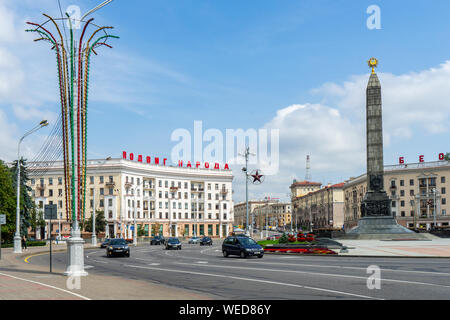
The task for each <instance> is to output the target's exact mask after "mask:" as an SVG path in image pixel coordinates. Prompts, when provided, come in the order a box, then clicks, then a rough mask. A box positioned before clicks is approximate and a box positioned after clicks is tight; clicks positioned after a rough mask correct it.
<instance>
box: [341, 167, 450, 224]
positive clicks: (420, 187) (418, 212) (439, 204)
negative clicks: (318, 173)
mask: <svg viewBox="0 0 450 320" xmlns="http://www.w3.org/2000/svg"><path fill="white" fill-rule="evenodd" d="M449 181H450V161H446V160H444V161H436V162H422V163H412V164H400V165H393V166H385V167H384V187H385V189H386V190H385V191H386V192H387V193H388V195H389V196H390V198H391V200H392V202H391V209H392V214H393V215H394V216H395V217H396V219H397V222H398V223H399V224H401V225H402V226H404V227H409V228H419V227H420V228H424V229H430V228H431V227H433V226H434V213H435V212H436V225H437V226H448V225H449V224H450V215H449V210H450V207H449V204H448V203H447V197H446V195H447V189H448V188H449ZM366 189H367V176H366V174H364V175H361V176H359V177H356V178H351V179H349V180H347V181H345V185H344V195H345V228H346V230H348V229H350V228H352V227H354V226H356V225H357V224H358V219H359V218H360V217H361V202H362V199H363V197H364V195H365V193H366Z"/></svg>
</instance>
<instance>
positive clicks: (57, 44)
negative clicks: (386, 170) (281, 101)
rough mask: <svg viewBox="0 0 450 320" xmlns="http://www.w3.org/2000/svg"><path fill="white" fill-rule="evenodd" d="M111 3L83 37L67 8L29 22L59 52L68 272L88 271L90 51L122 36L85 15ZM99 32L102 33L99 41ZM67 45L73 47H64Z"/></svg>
mask: <svg viewBox="0 0 450 320" xmlns="http://www.w3.org/2000/svg"><path fill="white" fill-rule="evenodd" d="M111 1H112V0H107V1H104V2H102V3H101V4H100V5H98V6H97V7H95V8H93V9H92V10H90V11H88V12H87V13H86V14H85V15H84V16H83V17H82V18H81V19H80V20H78V21H77V22H80V23H81V24H82V26H83V28H82V32H81V35H80V38H79V39H78V40H76V39H75V33H76V27H74V26H73V25H72V21H76V20H77V19H74V18H73V17H70V16H69V14H68V13H67V12H66V16H65V17H61V18H60V19H54V18H52V17H50V16H49V15H47V14H44V16H45V17H46V19H47V21H45V22H44V23H42V24H38V23H33V22H27V24H29V25H30V26H31V27H32V29H28V30H26V31H27V32H32V33H35V34H36V35H37V36H38V38H37V39H35V41H45V42H48V43H49V44H50V47H51V49H52V50H54V52H55V53H56V62H57V72H58V81H59V83H58V84H59V89H60V91H59V94H60V100H61V123H62V141H63V160H64V184H65V186H66V187H65V200H66V209H67V210H66V219H67V220H68V221H69V220H71V221H72V228H71V237H70V238H69V239H68V241H67V247H68V262H69V265H68V267H67V269H66V272H65V273H64V274H65V275H67V276H86V275H87V272H86V271H85V270H84V252H83V251H84V240H83V239H82V238H81V231H80V228H79V222H80V221H82V220H83V219H84V215H85V209H86V173H87V170H86V169H87V115H88V112H87V110H88V93H89V71H90V61H91V54H92V53H94V54H95V55H97V52H96V50H97V48H98V47H101V46H106V47H108V48H112V47H111V46H110V45H109V44H108V43H107V41H108V40H109V39H110V38H118V37H117V36H114V35H110V34H108V33H107V32H106V31H107V30H109V29H112V27H106V26H105V27H100V26H97V25H95V24H94V23H93V22H92V21H93V20H94V19H93V18H90V19H88V20H87V21H85V20H84V18H85V17H87V16H88V15H89V14H91V13H93V12H95V11H96V10H98V9H100V8H102V7H103V6H105V5H107V4H108V3H110V2H111ZM66 22H68V25H69V31H70V32H69V35H70V37H69V38H67V37H66V38H64V37H63V35H62V33H61V28H60V26H61V25H62V26H63V27H64V24H65V23H66ZM47 23H49V25H47ZM91 26H94V27H95V28H96V30H95V31H93V32H92V33H91V35H90V37H89V39H88V40H87V41H83V39H84V35H85V34H86V31H87V29H88V27H91ZM51 27H52V28H53V30H56V32H57V33H56V37H55V36H54V35H53V34H52V32H51V31H50V30H49V29H50V28H51ZM64 28H65V27H64ZM99 32H101V33H102V34H103V35H99V36H98V37H97V38H96V39H94V37H95V35H96V34H97V33H99ZM58 36H59V37H58ZM57 38H58V39H57ZM93 39H94V41H92V42H91V40H93ZM65 43H67V44H68V45H67V46H65ZM69 143H70V144H69Z"/></svg>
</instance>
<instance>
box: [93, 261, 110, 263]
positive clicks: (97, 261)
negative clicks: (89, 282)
mask: <svg viewBox="0 0 450 320" xmlns="http://www.w3.org/2000/svg"><path fill="white" fill-rule="evenodd" d="M91 261H94V262H100V263H108V262H106V261H99V260H91Z"/></svg>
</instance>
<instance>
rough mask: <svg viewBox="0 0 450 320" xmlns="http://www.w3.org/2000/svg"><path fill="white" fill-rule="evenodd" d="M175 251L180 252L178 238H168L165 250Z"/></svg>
mask: <svg viewBox="0 0 450 320" xmlns="http://www.w3.org/2000/svg"><path fill="white" fill-rule="evenodd" d="M170 249H175V250H181V242H180V240H178V238H169V240H167V243H166V250H170Z"/></svg>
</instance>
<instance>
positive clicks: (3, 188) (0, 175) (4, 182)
mask: <svg viewBox="0 0 450 320" xmlns="http://www.w3.org/2000/svg"><path fill="white" fill-rule="evenodd" d="M0 214H4V215H6V224H5V225H2V226H1V228H2V241H4V242H12V241H13V239H14V233H15V231H16V192H15V191H14V182H13V177H12V174H11V170H10V169H9V168H8V167H7V166H6V165H5V163H4V162H3V161H1V160H0Z"/></svg>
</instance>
